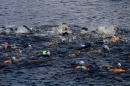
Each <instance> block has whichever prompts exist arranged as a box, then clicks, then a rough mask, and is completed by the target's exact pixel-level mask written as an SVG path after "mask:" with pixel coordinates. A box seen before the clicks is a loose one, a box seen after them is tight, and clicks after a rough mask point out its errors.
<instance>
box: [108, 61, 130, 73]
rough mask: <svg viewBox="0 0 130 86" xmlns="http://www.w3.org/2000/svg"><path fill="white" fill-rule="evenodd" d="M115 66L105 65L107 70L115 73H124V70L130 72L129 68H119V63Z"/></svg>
mask: <svg viewBox="0 0 130 86" xmlns="http://www.w3.org/2000/svg"><path fill="white" fill-rule="evenodd" d="M117 66H118V67H117V68H112V67H107V70H109V71H111V72H113V73H115V74H120V73H125V72H130V70H125V69H122V68H121V63H118V64H117Z"/></svg>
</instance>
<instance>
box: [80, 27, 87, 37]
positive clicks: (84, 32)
mask: <svg viewBox="0 0 130 86" xmlns="http://www.w3.org/2000/svg"><path fill="white" fill-rule="evenodd" d="M87 32H88V28H85V27H83V28H81V29H80V35H84V34H86V33H87Z"/></svg>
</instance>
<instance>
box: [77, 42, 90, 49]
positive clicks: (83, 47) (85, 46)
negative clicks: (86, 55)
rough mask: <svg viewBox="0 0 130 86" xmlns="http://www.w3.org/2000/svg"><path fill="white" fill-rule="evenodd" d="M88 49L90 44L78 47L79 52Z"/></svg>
mask: <svg viewBox="0 0 130 86" xmlns="http://www.w3.org/2000/svg"><path fill="white" fill-rule="evenodd" d="M90 47H92V44H91V43H87V44H81V45H80V47H79V50H82V49H87V48H90Z"/></svg>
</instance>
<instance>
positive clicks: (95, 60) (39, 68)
mask: <svg viewBox="0 0 130 86" xmlns="http://www.w3.org/2000/svg"><path fill="white" fill-rule="evenodd" d="M58 23H67V24H69V25H70V28H71V29H73V32H75V33H76V32H77V30H79V29H80V27H88V28H97V27H99V26H114V27H118V28H119V29H120V30H121V31H118V32H117V33H118V34H120V35H122V36H123V37H124V38H126V39H127V40H128V41H127V42H121V43H119V44H110V45H109V46H110V48H111V52H110V53H105V54H103V55H98V54H97V53H96V52H97V51H98V50H99V49H100V47H99V46H96V47H94V49H93V50H88V51H81V53H80V55H78V56H75V57H73V56H70V54H72V53H74V52H78V51H77V50H76V49H75V46H78V45H79V42H81V43H82V42H88V41H94V40H95V38H89V37H88V36H87V35H86V36H83V37H81V40H80V39H77V40H75V42H72V43H67V44H66V43H65V44H60V45H56V46H53V47H52V46H46V45H47V44H48V43H49V42H54V41H55V40H56V39H58V38H57V37H54V36H34V34H20V35H16V34H8V35H3V34H1V35H0V45H2V43H4V42H8V43H9V44H11V45H13V44H16V46H18V47H21V45H22V44H23V42H24V41H27V42H31V44H32V46H33V48H32V49H31V50H30V49H27V50H24V51H23V53H22V54H19V53H16V52H15V51H13V50H7V51H5V50H4V51H2V54H1V55H0V59H1V60H0V63H1V64H2V62H3V61H4V60H6V59H9V58H10V57H11V56H16V58H24V60H23V62H21V63H18V64H13V65H9V66H7V67H5V68H2V69H0V85H1V86H130V82H129V81H130V78H129V77H130V73H123V74H120V75H116V74H112V73H110V72H108V71H106V70H105V69H102V70H94V68H96V66H102V67H103V68H104V67H105V66H115V65H116V64H117V63H118V62H121V63H122V66H123V68H125V69H130V62H129V59H128V56H129V55H130V32H129V30H130V0H0V26H1V27H2V26H3V25H4V26H6V25H15V26H22V25H27V26H29V27H37V30H38V31H39V32H38V33H40V34H41V33H42V32H44V30H48V29H50V28H51V27H52V26H53V25H57V24H58ZM44 33H45V32H44ZM76 36H78V35H76ZM44 49H50V50H51V53H52V59H49V58H44V59H40V58H39V57H38V55H37V54H39V53H40V52H42V50H44ZM32 57H34V58H35V59H32ZM80 60H84V61H85V64H86V65H87V66H88V67H92V69H93V70H92V71H86V72H76V73H69V72H70V70H72V69H73V68H74V66H76V64H77V63H78V62H79V61H80Z"/></svg>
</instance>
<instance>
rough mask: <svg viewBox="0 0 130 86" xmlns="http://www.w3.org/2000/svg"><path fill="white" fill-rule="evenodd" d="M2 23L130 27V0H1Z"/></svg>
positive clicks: (0, 16) (0, 14)
mask: <svg viewBox="0 0 130 86" xmlns="http://www.w3.org/2000/svg"><path fill="white" fill-rule="evenodd" d="M0 2H1V3H0V25H16V26H19V25H23V24H26V25H29V26H40V25H56V24H58V23H62V22H64V23H68V24H73V25H79V26H86V27H91V28H93V27H94V28H96V27H97V26H102V25H106V26H110V25H111V26H119V27H123V28H127V29H129V27H130V1H129V0H32V1H30V0H19V1H17V0H4V1H3V0H1V1H0Z"/></svg>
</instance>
